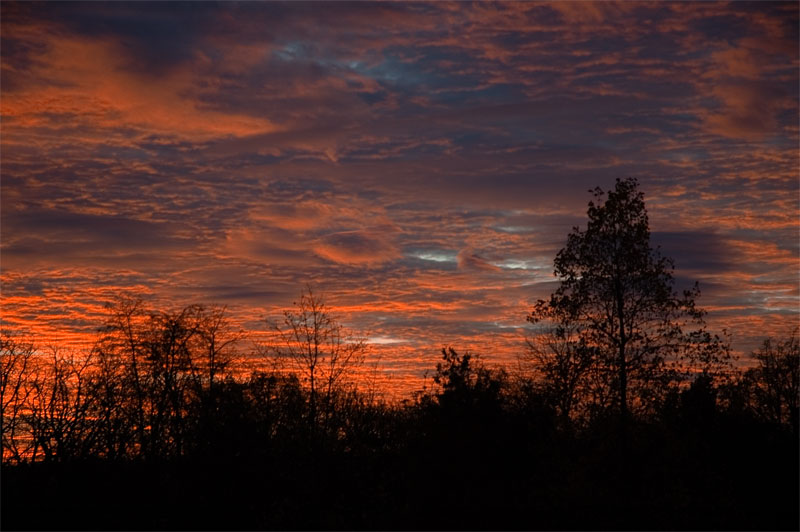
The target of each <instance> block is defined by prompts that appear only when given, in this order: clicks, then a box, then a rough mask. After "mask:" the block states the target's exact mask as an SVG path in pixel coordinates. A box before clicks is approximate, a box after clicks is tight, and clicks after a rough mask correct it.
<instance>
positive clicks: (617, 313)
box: [528, 179, 728, 426]
mask: <svg viewBox="0 0 800 532" xmlns="http://www.w3.org/2000/svg"><path fill="white" fill-rule="evenodd" d="M593 194H594V200H593V201H590V202H589V208H588V218H589V221H588V224H587V227H586V229H585V230H581V229H580V228H578V227H575V228H573V230H572V232H571V233H570V234H569V236H568V238H567V244H566V246H565V247H564V248H563V249H562V250H561V251H559V252H558V255H557V256H556V258H555V262H554V266H555V275H556V276H557V277H558V278H559V280H560V286H559V287H558V289H557V290H556V291H555V292H554V293H553V294H552V295H551V296H550V299H549V300H539V301H538V302H537V303H536V305H535V306H534V309H533V311H532V312H531V314H530V315H529V316H528V320H529V321H531V322H533V323H537V322H542V321H545V322H548V323H550V324H552V325H551V327H552V330H551V336H552V339H550V340H546V341H545V344H544V345H542V344H541V343H539V344H538V345H537V344H536V343H533V342H530V341H529V347H530V348H531V350H532V351H533V354H534V358H539V359H540V360H541V359H549V361H548V362H545V364H544V365H543V367H544V371H545V373H546V377H547V379H548V381H549V382H551V383H552V385H553V387H554V388H553V390H552V391H553V393H557V394H558V395H559V398H558V403H559V405H560V410H561V414H562V416H564V415H568V414H569V413H571V412H572V411H573V408H574V407H573V405H574V403H575V402H576V401H575V400H576V395H577V394H578V392H579V391H580V392H582V393H581V395H582V400H583V401H585V402H588V403H589V404H588V409H589V410H590V411H591V410H594V411H596V410H598V409H599V410H604V409H605V408H606V407H607V406H608V405H609V404H611V405H613V406H614V408H615V409H616V410H617V411H618V412H619V414H620V418H621V420H622V424H623V426H624V425H625V424H626V423H627V421H628V417H629V412H630V411H633V412H634V413H635V414H644V413H651V412H653V411H654V408H655V407H656V406H657V404H658V401H660V400H661V399H663V396H664V393H665V392H666V391H667V389H668V386H669V385H670V384H671V383H674V382H675V381H676V380H678V378H679V377H680V375H681V372H682V371H691V370H692V369H695V368H696V367H701V368H702V369H704V370H708V369H709V368H715V369H716V368H717V367H718V366H720V365H723V366H724V365H725V363H726V361H727V357H728V352H727V350H726V349H725V345H724V343H723V342H722V341H721V340H720V339H719V338H718V337H716V336H712V335H711V334H709V333H708V332H707V331H706V330H705V325H704V323H703V315H704V312H703V311H702V310H700V309H699V308H697V307H696V305H695V299H696V298H697V297H698V296H699V294H700V290H699V288H698V286H697V284H695V286H694V288H692V289H691V290H686V291H684V292H683V294H678V293H677V292H676V290H675V289H674V284H675V282H674V277H673V273H672V272H673V270H674V265H673V262H672V260H671V259H669V258H667V257H663V256H662V255H661V253H660V250H659V249H658V248H655V249H654V248H653V247H652V246H651V244H650V228H649V222H648V216H647V210H646V208H645V203H644V194H643V193H642V192H641V191H640V190H639V188H638V183H637V181H636V180H635V179H624V180H621V179H618V180H617V182H616V186H615V188H614V190H613V191H609V192H608V193H607V194H606V193H605V192H603V190H602V189H600V188H596V189H594V191H593ZM687 328H692V330H689V331H687ZM584 406H585V408H586V407H587V405H584Z"/></svg>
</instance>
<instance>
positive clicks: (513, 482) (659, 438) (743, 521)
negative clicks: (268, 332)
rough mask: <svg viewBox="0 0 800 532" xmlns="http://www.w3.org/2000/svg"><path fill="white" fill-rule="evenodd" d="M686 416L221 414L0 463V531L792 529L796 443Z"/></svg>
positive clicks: (770, 429)
mask: <svg viewBox="0 0 800 532" xmlns="http://www.w3.org/2000/svg"><path fill="white" fill-rule="evenodd" d="M688 412H689V411H687V410H685V409H684V410H682V409H681V408H680V407H676V409H675V411H674V412H673V413H672V414H673V416H672V419H664V420H662V421H660V422H658V423H656V422H650V423H638V424H636V425H635V426H631V427H629V428H628V429H627V430H626V432H625V439H624V440H621V439H620V434H621V433H620V432H619V430H618V429H619V427H617V426H615V424H614V423H613V422H608V423H607V424H598V425H596V426H594V427H590V428H588V429H585V430H583V431H581V432H580V433H576V432H571V431H566V430H563V429H558V428H557V426H556V424H555V423H554V420H553V419H552V418H551V417H549V416H547V415H546V414H544V413H536V412H532V411H531V410H530V409H525V410H522V409H520V410H514V409H505V410H496V411H479V410H475V411H470V412H466V413H464V414H466V415H455V414H454V413H453V412H445V411H444V409H442V408H441V407H439V406H433V405H429V406H428V407H424V406H419V405H417V406H414V407H406V408H403V409H385V408H384V409H373V410H371V411H369V412H367V411H365V412H362V415H363V416H364V419H363V420H362V421H363V422H364V426H366V425H367V424H369V425H370V426H371V427H372V429H371V430H370V431H368V432H364V433H361V434H358V431H351V432H350V434H348V435H347V437H342V438H334V439H330V438H323V437H321V436H319V435H312V434H310V433H305V434H303V433H301V432H298V433H296V434H293V435H289V434H284V435H283V436H281V437H280V438H276V437H274V436H275V434H273V435H272V436H273V437H267V435H265V434H263V433H261V432H260V429H259V427H258V426H257V425H256V424H250V423H248V422H247V420H246V419H245V418H242V417H240V418H239V419H238V420H237V419H228V420H227V421H226V422H225V426H224V427H221V430H219V431H216V432H213V433H211V432H209V433H206V434H205V436H204V439H203V440H202V441H203V444H202V445H198V446H195V447H194V448H193V449H192V450H190V451H187V452H186V453H185V455H184V456H183V457H181V458H179V459H178V458H174V459H163V458H161V459H159V458H153V459H139V460H108V459H103V460H101V459H93V460H92V459H82V460H75V461H71V462H67V463H36V464H22V465H19V466H6V467H4V469H3V472H2V473H3V474H2V528H3V529H4V530H15V529H29V530H30V529H33V530H36V529H51V530H74V529H85V530H91V529H105V530H113V529H120V530H131V529H135V530H147V529H161V530H169V529H194V530H203V529H220V530H235V529H248V530H258V529H492V530H495V529H548V530H558V529H669V530H675V529H693V530H698V529H699V530H723V529H724V530H797V529H798V500H800V496H799V494H798V452H797V451H798V446H797V436H796V433H795V434H793V433H792V431H787V430H786V429H785V427H776V426H769V425H766V424H763V423H758V422H757V421H755V420H751V421H745V420H742V419H740V418H735V417H733V416H729V415H725V414H724V413H720V412H714V411H712V412H706V414H707V415H706V416H705V417H702V418H697V417H696V416H694V415H687V414H688ZM692 412H695V413H696V409H693V410H692ZM462 413H463V412H462Z"/></svg>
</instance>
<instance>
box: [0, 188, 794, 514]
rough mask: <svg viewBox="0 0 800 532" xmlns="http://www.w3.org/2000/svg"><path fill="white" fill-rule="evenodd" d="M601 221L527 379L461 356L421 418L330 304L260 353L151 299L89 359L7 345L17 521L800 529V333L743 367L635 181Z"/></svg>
mask: <svg viewBox="0 0 800 532" xmlns="http://www.w3.org/2000/svg"><path fill="white" fill-rule="evenodd" d="M588 214H589V224H588V226H587V228H586V229H585V230H581V229H579V228H575V229H574V230H573V232H572V233H571V234H570V236H569V239H568V241H567V245H566V247H565V248H564V249H563V250H562V251H561V252H560V253H559V254H558V256H557V258H556V268H555V270H556V275H557V276H558V277H559V279H560V281H561V285H560V287H559V288H558V289H557V290H556V292H555V293H554V294H553V295H552V297H551V298H550V299H549V300H544V301H539V302H538V303H537V304H536V305H535V306H534V309H533V311H532V312H531V314H530V316H529V319H530V321H532V322H534V323H536V324H537V327H538V329H537V331H536V333H537V334H535V335H533V336H531V338H529V340H528V349H527V351H526V353H525V354H524V355H522V356H521V359H520V362H521V364H520V366H519V368H518V369H513V368H497V367H492V366H489V365H487V364H486V363H485V362H484V360H483V359H482V358H481V357H480V356H477V355H472V354H469V353H460V352H458V351H457V350H455V349H453V348H450V347H448V348H444V349H443V350H442V352H441V361H440V362H439V363H438V364H437V365H436V366H435V369H434V373H433V379H432V382H431V383H430V386H428V387H426V388H425V389H423V390H420V391H419V392H417V393H415V394H414V395H413V397H411V398H409V399H407V400H405V401H403V402H401V403H386V402H383V401H381V400H379V399H376V397H375V396H374V395H373V394H370V393H367V392H365V391H364V389H363V386H362V387H361V388H359V386H358V384H359V383H358V381H357V380H355V379H353V378H352V377H353V372H354V370H356V369H357V368H358V367H359V365H360V364H362V363H363V361H364V358H365V356H366V354H367V349H368V346H367V345H366V344H365V343H364V342H363V340H361V339H359V338H358V337H356V336H354V335H353V334H352V333H350V332H348V331H347V330H345V329H344V328H343V327H342V326H341V325H340V324H339V322H338V321H337V320H336V318H335V316H333V315H332V314H331V311H330V309H328V308H327V307H326V305H325V304H324V302H323V301H322V299H321V298H319V297H318V296H316V295H315V294H314V293H313V292H312V291H311V290H310V289H307V290H306V291H305V292H304V293H303V294H302V296H301V298H300V299H299V300H298V302H297V303H296V304H295V308H294V309H293V310H292V311H289V312H287V313H285V315H284V316H283V317H282V319H281V320H280V321H279V322H277V323H274V322H273V323H270V324H269V325H268V327H269V330H270V331H272V333H273V341H272V342H271V343H269V344H268V345H264V346H262V348H261V349H259V350H258V351H257V352H255V353H246V352H244V344H243V343H242V341H241V340H242V338H243V333H242V331H239V330H236V329H235V328H234V327H233V326H232V325H231V324H230V322H229V321H228V320H227V319H226V317H225V309H224V308H220V307H205V306H199V305H192V306H188V307H186V308H183V309H181V310H178V311H157V310H153V309H148V308H146V307H145V305H144V304H143V303H142V302H141V301H138V300H131V299H120V300H119V301H117V302H116V303H115V304H113V305H110V306H109V307H108V316H107V319H106V322H105V323H104V324H103V325H102V327H101V328H100V330H99V333H98V339H97V342H96V345H95V346H94V348H93V349H91V350H90V351H89V352H87V353H71V352H66V351H61V350H57V349H54V350H42V349H40V348H37V347H36V346H33V345H30V344H28V343H25V342H22V341H19V340H18V339H15V338H14V337H9V336H5V335H4V336H3V337H2V344H1V345H0V348H1V349H2V358H0V360H1V361H2V364H1V365H0V370H1V371H2V373H0V379H1V380H0V400H1V402H2V446H3V467H2V473H3V474H2V488H3V489H2V525H3V527H4V528H5V529H16V528H22V529H354V528H356V529H642V528H644V529H796V528H797V526H798V483H797V481H798V452H797V451H798V386H799V385H800V384H799V383H798V377H799V376H798V366H799V364H800V344H798V333H797V332H796V331H795V332H794V333H793V334H792V335H791V336H790V337H789V338H787V339H768V340H766V341H765V342H764V344H763V345H762V347H761V348H760V349H759V350H758V351H757V352H756V353H754V354H753V357H752V362H753V366H752V367H751V368H749V369H746V370H741V369H737V368H736V367H735V366H733V365H732V364H731V363H730V355H729V350H728V348H727V345H726V343H725V341H724V339H722V338H719V337H717V336H714V335H712V334H711V333H709V332H708V331H707V330H706V327H705V325H704V323H703V312H702V311H701V310H700V309H699V308H698V307H697V306H696V305H695V299H696V298H697V296H698V295H699V291H698V290H697V288H696V287H695V288H693V289H691V290H689V291H686V292H683V293H678V292H677V291H676V289H675V287H674V280H673V277H672V269H673V266H672V263H671V261H669V260H668V259H666V258H664V257H662V256H661V255H660V252H659V250H658V249H653V248H651V246H650V242H649V227H648V221H647V214H646V210H645V208H644V200H643V195H642V194H641V192H639V191H638V187H637V184H636V182H635V181H632V180H626V181H618V182H617V186H616V188H615V190H614V191H612V192H609V193H608V195H607V196H606V195H605V194H603V192H602V191H600V190H596V191H595V200H594V201H593V202H592V203H590V206H589V213H588ZM248 357H260V359H261V360H266V361H273V362H274V363H273V364H272V365H271V366H268V365H263V366H262V367H263V368H268V369H261V370H255V371H253V370H249V369H247V368H245V367H244V366H243V365H242V362H241V361H242V360H244V359H247V358H248ZM45 509H46V511H45Z"/></svg>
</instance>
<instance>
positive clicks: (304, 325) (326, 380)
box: [268, 286, 367, 426]
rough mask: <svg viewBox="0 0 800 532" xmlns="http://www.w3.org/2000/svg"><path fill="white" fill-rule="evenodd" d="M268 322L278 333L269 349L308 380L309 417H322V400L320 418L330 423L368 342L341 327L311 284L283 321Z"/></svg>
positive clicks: (361, 359) (325, 423) (314, 420)
mask: <svg viewBox="0 0 800 532" xmlns="http://www.w3.org/2000/svg"><path fill="white" fill-rule="evenodd" d="M268 324H269V325H270V327H271V328H272V329H273V331H274V332H275V333H276V335H277V338H276V342H274V343H273V344H272V345H270V346H269V348H268V350H269V351H272V352H273V353H274V354H276V355H277V356H278V357H280V358H282V359H288V360H289V361H290V363H291V364H293V365H294V366H295V367H296V368H297V369H298V370H299V371H300V372H301V374H302V375H303V377H304V378H305V380H306V382H307V383H308V389H309V420H310V422H311V423H312V425H313V424H316V423H317V421H319V420H318V419H317V417H318V415H319V414H320V412H319V403H320V401H321V402H322V403H323V405H322V406H323V410H322V412H321V413H322V416H323V417H322V420H321V421H322V423H323V425H324V426H327V424H328V422H329V421H330V418H331V417H332V416H333V414H334V410H335V399H336V397H335V396H336V395H337V393H338V392H340V391H341V387H342V385H343V384H344V381H345V380H346V379H347V378H348V377H349V376H350V374H351V373H352V372H353V371H354V370H355V369H356V368H357V367H358V366H360V365H361V364H362V363H363V362H364V358H365V356H366V351H367V344H366V342H365V341H364V340H363V339H360V338H355V337H354V336H353V335H352V334H351V333H350V332H349V331H347V330H346V329H345V328H344V327H342V325H341V324H340V323H339V322H338V321H337V319H336V317H335V316H333V315H332V313H331V312H330V310H329V308H328V307H327V306H326V304H325V301H324V299H323V298H322V297H320V296H318V295H316V294H314V292H313V290H312V289H311V287H310V286H306V288H305V290H304V291H303V292H302V293H301V295H300V300H299V301H297V302H295V309H294V310H287V311H285V312H284V314H283V322H282V323H269V322H268Z"/></svg>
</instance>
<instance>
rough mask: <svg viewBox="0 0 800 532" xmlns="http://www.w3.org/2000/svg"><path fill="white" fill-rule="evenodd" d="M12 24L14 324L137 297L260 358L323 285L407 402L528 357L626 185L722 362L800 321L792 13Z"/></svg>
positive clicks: (55, 8)
mask: <svg viewBox="0 0 800 532" xmlns="http://www.w3.org/2000/svg"><path fill="white" fill-rule="evenodd" d="M0 10H1V13H0V15H1V19H2V22H1V24H2V31H1V32H0V37H1V38H2V43H0V56H1V57H2V73H1V74H0V115H1V118H2V126H1V129H0V173H1V180H0V184H1V189H0V192H1V194H0V197H1V202H2V203H1V207H2V210H0V216H1V223H2V225H0V237H1V238H0V240H1V248H0V253H1V255H0V275H1V276H2V328H3V329H4V330H6V331H11V332H14V333H16V334H22V335H30V336H32V337H35V338H37V339H38V340H39V341H40V342H49V343H56V344H58V343H64V344H70V345H73V344H79V343H81V342H84V343H85V342H89V341H90V340H91V337H92V335H93V334H94V332H95V331H96V329H97V327H98V325H99V324H101V323H102V321H103V319H104V316H105V315H106V311H105V310H104V304H105V303H107V302H109V301H112V300H113V299H114V297H115V296H117V295H121V294H126V295H131V296H134V297H141V298H144V299H145V301H147V302H148V304H151V305H152V306H154V307H156V308H164V309H167V308H177V307H180V306H183V305H187V304H190V303H206V304H219V305H226V306H227V308H228V313H229V315H230V316H231V319H232V320H234V321H235V323H237V324H239V325H240V326H241V327H243V328H244V329H246V330H248V331H252V334H253V335H254V337H257V336H258V334H259V333H261V332H263V331H265V330H266V325H265V322H264V318H266V317H277V316H278V315H279V314H280V311H281V309H285V308H287V307H290V306H291V305H292V302H293V301H296V300H297V298H298V296H299V294H300V291H301V290H302V288H303V286H305V285H306V284H307V283H309V284H311V286H312V287H313V288H314V290H315V291H316V292H317V293H321V294H323V295H324V297H325V299H326V301H327V303H328V305H329V306H330V307H331V309H332V310H333V311H334V313H335V314H336V315H337V316H338V317H339V319H340V321H342V322H343V323H344V324H345V325H346V326H348V327H350V328H351V329H353V330H354V331H355V332H357V333H358V334H360V335H363V336H366V337H367V338H368V339H369V341H370V343H371V346H372V348H371V349H372V355H373V359H374V360H376V361H379V363H378V364H379V370H380V371H381V372H383V373H382V374H383V375H386V376H388V377H387V378H388V379H389V381H391V382H394V383H395V384H396V385H398V386H399V385H400V384H402V383H405V384H406V385H410V384H409V383H411V384H413V385H414V386H416V385H417V384H418V382H419V378H420V377H421V376H422V375H423V374H424V372H425V370H430V369H432V368H433V367H434V366H435V364H436V361H437V360H438V357H439V354H438V353H439V350H440V349H441V347H442V346H444V345H452V346H453V347H455V348H456V349H457V350H461V351H471V352H473V353H478V354H481V355H483V356H484V357H485V358H486V359H487V361H489V362H497V363H513V360H514V359H515V356H516V355H517V354H518V353H519V352H521V351H522V350H523V348H524V338H525V336H526V334H530V330H529V329H528V328H527V324H526V321H525V318H526V315H527V314H528V313H529V312H530V310H531V308H532V306H533V304H534V303H535V301H536V300H537V299H540V298H545V297H547V296H548V295H549V294H550V293H551V292H552V291H553V290H554V289H555V288H556V286H557V280H556V279H555V278H554V277H553V270H552V264H553V258H554V257H555V254H556V253H557V252H558V250H559V249H560V248H561V247H562V246H563V245H564V243H565V242H566V237H567V234H568V233H569V232H570V230H571V229H572V227H574V226H576V225H582V224H583V225H584V226H585V221H586V206H587V202H588V201H589V200H590V199H591V194H590V193H589V190H590V189H592V188H594V187H596V186H600V187H601V188H603V189H604V190H608V189H609V188H613V186H614V182H615V179H616V178H625V177H635V178H637V179H638V180H639V182H640V186H641V190H642V191H644V193H645V201H646V203H647V208H648V212H649V215H650V228H651V231H652V239H653V244H654V245H660V246H662V249H663V252H664V254H665V255H667V256H670V257H672V258H673V259H674V260H675V265H676V270H675V276H676V284H677V287H678V288H681V287H688V286H690V285H691V284H692V283H693V282H694V281H699V283H700V288H701V291H702V295H701V297H700V299H699V300H698V304H699V305H700V306H701V307H703V308H705V309H706V310H708V312H709V314H708V320H707V321H708V323H709V326H710V327H711V329H712V330H714V331H717V332H720V331H721V330H722V329H723V328H725V329H727V330H728V332H729V333H731V335H732V345H733V348H734V350H736V351H738V352H741V353H746V352H748V351H749V350H751V349H753V348H755V347H756V346H757V345H758V343H759V342H760V341H761V340H763V339H764V338H765V337H766V336H768V335H776V336H785V335H787V334H789V333H790V332H791V330H792V328H793V327H796V326H797V324H798V311H799V310H800V308H799V304H800V297H799V296H798V271H799V270H798V266H799V265H800V259H799V255H798V253H799V251H798V247H799V245H800V223H799V221H798V213H799V212H800V209H799V208H798V207H799V203H798V202H799V199H800V197H799V196H798V188H799V187H798V170H799V167H798V99H799V95H798V72H799V70H798V67H799V65H800V62H799V61H798V42H799V41H798V3H797V2H783V3H770V2H757V3H747V2H733V3H714V2H697V3H693V2H680V3H678V2H669V3H667V2H665V3H657V2H648V3H636V2H625V3H612V2H602V3H600V2H597V3H581V2H561V3H552V4H551V3H544V2H535V3H534V2H530V3H529V2H525V3H511V2H508V3H488V2H486V3H483V2H482V3H446V2H435V3H422V2H413V3H411V2H409V3H340V2H329V3H303V2H292V3H271V2H253V3H250V2H243V3H235V2H225V3H219V4H218V3H210V2H202V3H192V2H186V3H166V2H163V3H162V2H159V3H123V2H113V3H102V2H100V3H95V2H92V3H86V4H82V3H69V2H58V3H14V2H5V1H4V2H2V4H0ZM392 379H393V380H392ZM398 383H399V384H398Z"/></svg>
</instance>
